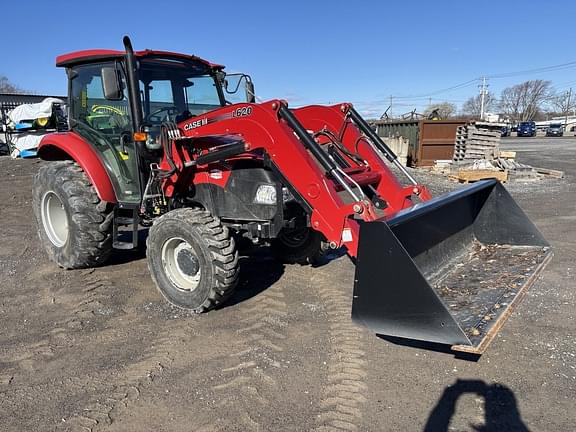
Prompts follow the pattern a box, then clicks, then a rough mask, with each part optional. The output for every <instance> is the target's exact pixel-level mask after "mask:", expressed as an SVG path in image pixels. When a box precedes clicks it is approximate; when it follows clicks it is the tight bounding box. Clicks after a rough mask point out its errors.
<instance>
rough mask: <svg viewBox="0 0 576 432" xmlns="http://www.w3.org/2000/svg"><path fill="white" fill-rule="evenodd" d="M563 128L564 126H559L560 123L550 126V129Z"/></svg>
mask: <svg viewBox="0 0 576 432" xmlns="http://www.w3.org/2000/svg"><path fill="white" fill-rule="evenodd" d="M561 127H562V125H561V124H558V123H553V124H551V125H550V129H559V128H561Z"/></svg>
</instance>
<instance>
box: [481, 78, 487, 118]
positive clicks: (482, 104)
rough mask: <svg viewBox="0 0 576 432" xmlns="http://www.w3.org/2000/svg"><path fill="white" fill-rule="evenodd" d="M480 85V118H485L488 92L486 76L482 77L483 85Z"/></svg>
mask: <svg viewBox="0 0 576 432" xmlns="http://www.w3.org/2000/svg"><path fill="white" fill-rule="evenodd" d="M479 87H480V120H484V106H485V97H486V93H488V92H487V91H486V89H487V87H488V86H487V85H486V77H482V85H481V86H479Z"/></svg>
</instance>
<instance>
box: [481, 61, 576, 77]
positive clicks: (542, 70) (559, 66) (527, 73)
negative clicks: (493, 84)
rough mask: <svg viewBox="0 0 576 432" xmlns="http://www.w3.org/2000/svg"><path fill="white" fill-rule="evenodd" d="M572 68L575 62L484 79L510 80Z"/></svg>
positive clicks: (506, 73)
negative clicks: (511, 78) (515, 77)
mask: <svg viewBox="0 0 576 432" xmlns="http://www.w3.org/2000/svg"><path fill="white" fill-rule="evenodd" d="M574 67H576V61H573V62H568V63H562V64H558V65H553V66H544V67H541V68H536V69H527V70H523V71H516V72H504V73H501V74H494V75H486V78H491V79H492V78H510V77H514V76H519V75H529V74H534V73H542V72H554V71H558V70H565V69H572V68H574Z"/></svg>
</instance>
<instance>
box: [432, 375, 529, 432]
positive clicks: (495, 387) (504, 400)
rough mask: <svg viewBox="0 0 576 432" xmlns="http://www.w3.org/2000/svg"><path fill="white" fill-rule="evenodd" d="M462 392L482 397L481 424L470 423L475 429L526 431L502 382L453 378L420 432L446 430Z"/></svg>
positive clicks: (511, 431) (511, 396)
mask: <svg viewBox="0 0 576 432" xmlns="http://www.w3.org/2000/svg"><path fill="white" fill-rule="evenodd" d="M465 394H473V395H475V396H478V397H481V398H482V399H483V400H484V425H474V424H471V423H470V427H471V428H472V430H475V431H478V432H499V431H508V432H529V429H528V427H527V426H526V425H525V424H524V422H523V421H522V419H521V416H520V411H519V410H518V404H517V402H516V397H515V395H514V392H513V391H512V390H510V389H509V388H508V387H506V386H505V385H502V384H498V383H495V384H490V385H488V384H487V383H486V382H484V381H482V380H457V381H456V383H454V384H453V385H451V386H449V387H446V389H444V393H442V396H441V397H440V399H439V400H438V402H437V403H436V406H435V407H434V408H433V409H432V412H431V413H430V415H429V417H428V420H427V422H426V425H425V426H424V429H423V432H447V431H448V430H452V429H450V420H451V419H452V418H453V417H454V414H455V412H456V404H457V402H458V399H459V398H460V397H461V396H462V395H465Z"/></svg>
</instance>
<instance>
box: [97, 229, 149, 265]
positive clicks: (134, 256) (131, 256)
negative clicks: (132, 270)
mask: <svg viewBox="0 0 576 432" xmlns="http://www.w3.org/2000/svg"><path fill="white" fill-rule="evenodd" d="M147 238H148V228H144V229H142V228H140V230H139V231H138V247H137V248H135V249H126V250H123V249H114V250H113V251H112V256H111V257H110V259H109V260H108V261H107V262H106V264H105V265H104V267H106V266H108V265H121V264H128V263H131V262H134V261H140V260H142V259H145V258H146V239H147ZM119 240H121V241H129V240H130V237H129V234H128V233H124V232H120V237H119Z"/></svg>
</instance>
